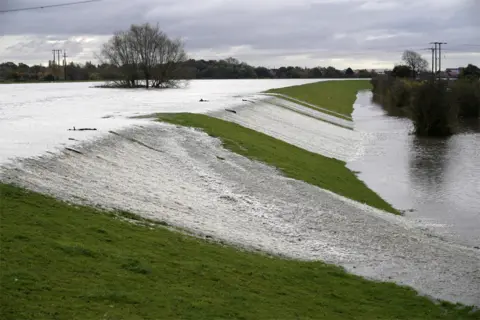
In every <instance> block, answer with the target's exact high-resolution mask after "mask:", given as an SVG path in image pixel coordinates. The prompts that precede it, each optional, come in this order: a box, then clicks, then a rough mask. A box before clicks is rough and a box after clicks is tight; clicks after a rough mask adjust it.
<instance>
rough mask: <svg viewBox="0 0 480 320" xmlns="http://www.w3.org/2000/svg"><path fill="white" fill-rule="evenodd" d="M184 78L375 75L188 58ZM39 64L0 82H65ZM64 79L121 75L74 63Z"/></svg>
mask: <svg viewBox="0 0 480 320" xmlns="http://www.w3.org/2000/svg"><path fill="white" fill-rule="evenodd" d="M181 67H182V68H181V69H183V71H182V73H183V74H184V76H183V78H184V79H292V78H293V79H295V78H314V79H316V78H348V77H351V78H371V77H373V76H375V75H376V72H375V71H374V70H366V69H364V70H356V71H353V70H352V69H351V68H348V69H346V70H340V69H336V68H334V67H314V68H302V67H298V66H286V67H279V68H266V67H254V66H251V65H248V64H247V63H245V62H238V60H237V59H235V58H227V59H222V60H203V59H199V60H195V59H188V60H187V61H185V62H184V63H182V66H181ZM57 69H58V71H57V70H55V68H53V67H52V65H51V64H49V66H41V65H31V66H29V65H27V64H25V63H18V64H15V63H13V62H4V63H0V81H2V80H3V81H7V82H25V81H27V82H28V81H54V80H56V79H59V80H64V79H65V75H64V68H63V66H61V67H59V68H57ZM66 75H67V76H66V80H68V81H97V80H105V81H114V80H121V79H122V73H121V70H120V68H119V67H117V66H115V65H111V64H109V63H97V64H95V63H92V62H91V61H90V62H86V63H82V64H80V63H74V62H70V63H69V64H67V66H66Z"/></svg>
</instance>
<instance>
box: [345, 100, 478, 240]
mask: <svg viewBox="0 0 480 320" xmlns="http://www.w3.org/2000/svg"><path fill="white" fill-rule="evenodd" d="M370 97H371V94H370V93H363V94H360V95H359V99H358V100H357V104H356V106H355V111H354V113H353V118H354V122H355V130H356V131H360V132H362V133H363V135H364V136H368V137H369V138H366V139H363V141H364V142H365V143H366V144H365V145H364V148H363V150H364V152H363V155H362V157H361V158H357V159H356V160H355V161H351V162H349V167H350V168H351V169H352V170H355V171H359V172H360V174H359V177H360V178H361V179H362V180H363V181H365V182H366V183H367V185H368V186H369V187H370V188H371V189H373V190H374V191H376V192H377V193H378V194H379V195H380V196H382V198H384V199H385V200H387V201H388V202H390V203H391V204H393V205H394V207H396V208H398V209H401V210H406V212H405V215H406V217H408V218H412V219H417V220H419V221H421V222H422V224H424V225H426V226H428V227H429V228H430V229H435V230H436V231H437V232H439V233H441V234H444V235H445V236H448V237H450V238H452V240H454V241H456V242H459V243H463V244H467V245H470V246H477V247H480V125H479V122H478V121H475V122H471V123H463V124H462V126H461V129H460V132H461V133H460V134H457V135H455V136H452V137H450V138H448V139H427V138H416V137H414V136H413V135H409V132H411V130H412V125H411V122H410V121H409V120H408V119H404V118H396V117H390V116H387V115H386V113H385V112H384V111H383V110H382V108H381V107H380V106H378V105H375V104H372V103H371V101H370Z"/></svg>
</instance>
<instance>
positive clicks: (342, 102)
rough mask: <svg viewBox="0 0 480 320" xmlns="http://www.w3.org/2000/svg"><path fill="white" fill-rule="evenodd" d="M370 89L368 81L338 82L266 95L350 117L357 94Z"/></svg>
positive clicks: (281, 89) (283, 89)
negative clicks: (274, 95)
mask: <svg viewBox="0 0 480 320" xmlns="http://www.w3.org/2000/svg"><path fill="white" fill-rule="evenodd" d="M371 89H372V85H371V84H370V81H369V80H341V81H340V80H339V81H323V82H315V83H309V84H304V85H299V86H293V87H286V88H280V89H271V90H268V91H267V93H281V94H284V95H287V96H289V97H292V98H295V99H299V100H302V101H305V102H308V103H311V104H314V105H316V106H319V107H322V108H325V109H328V110H331V111H335V112H338V113H341V114H344V115H346V116H351V115H352V112H353V103H354V102H355V99H356V94H357V92H358V91H360V90H371Z"/></svg>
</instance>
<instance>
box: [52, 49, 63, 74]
mask: <svg viewBox="0 0 480 320" xmlns="http://www.w3.org/2000/svg"><path fill="white" fill-rule="evenodd" d="M52 52H53V66H52V71H53V78H54V79H55V73H56V72H55V70H57V65H56V63H55V53H56V54H57V58H58V60H57V61H58V65H59V66H60V52H62V50H59V49H53V50H52ZM59 78H60V77H59V76H57V80H58V79H59Z"/></svg>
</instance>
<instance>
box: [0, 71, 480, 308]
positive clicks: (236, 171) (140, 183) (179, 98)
mask: <svg viewBox="0 0 480 320" xmlns="http://www.w3.org/2000/svg"><path fill="white" fill-rule="evenodd" d="M309 81H313V80H306V81H305V80H285V81H284V80H280V81H279V80H265V81H263V80H258V81H252V80H238V81H237V80H227V81H193V82H192V83H191V86H190V87H189V88H186V89H175V90H162V91H158V90H150V91H145V90H110V89H91V88H88V87H89V86H91V85H92V84H86V83H78V84H71V83H68V84H53V85H52V84H35V85H32V84H28V85H5V86H0V181H2V182H13V183H16V184H19V185H21V186H23V187H26V188H29V189H32V190H35V191H39V192H43V193H47V194H51V195H54V196H56V197H58V198H60V199H64V200H68V201H72V202H76V203H82V204H88V205H101V206H103V207H106V208H119V209H123V210H130V211H132V212H136V213H139V214H141V215H143V216H146V217H150V218H154V219H159V220H164V221H167V222H169V223H170V224H172V225H175V226H178V227H183V228H186V229H188V230H190V231H193V232H196V233H201V234H208V235H211V236H213V237H215V238H217V239H222V240H225V241H228V242H230V243H233V244H238V245H241V246H245V247H248V248H255V249H260V250H264V251H268V252H272V253H275V254H281V255H286V256H289V257H293V258H300V259H309V260H310V259H321V260H324V261H327V262H331V263H335V264H338V265H341V266H344V267H346V268H347V270H349V271H351V272H353V273H356V274H359V275H363V276H367V277H371V278H374V279H379V280H387V281H394V282H396V283H400V284H406V285H410V286H412V287H413V288H415V289H417V290H419V291H420V292H422V293H424V294H427V295H431V296H433V297H436V298H441V299H447V300H451V301H459V302H463V303H467V304H476V305H480V268H479V265H480V254H479V251H478V250H476V249H474V248H471V247H465V246H462V245H458V244H455V243H452V242H449V241H446V240H442V239H440V238H438V237H437V236H436V235H435V234H433V233H431V232H430V231H428V230H425V229H424V228H421V226H419V225H418V224H417V223H414V222H413V221H411V220H409V219H405V218H403V217H397V216H394V215H392V214H388V213H384V212H380V211H378V210H375V209H373V208H370V207H368V206H364V205H360V204H358V203H356V202H354V201H351V200H348V199H344V198H342V197H340V196H338V195H335V194H332V193H330V192H327V191H325V190H321V189H319V188H317V187H314V186H311V185H308V184H306V183H303V182H300V181H295V180H292V179H287V178H285V177H282V176H281V175H280V174H278V172H277V171H276V170H275V169H274V168H271V167H269V166H266V165H264V164H261V163H258V162H253V161H250V160H248V159H246V158H244V157H241V156H239V155H237V154H233V153H230V152H228V151H226V150H224V149H223V148H222V147H221V144H220V142H219V141H218V140H217V139H214V138H211V137H209V136H207V135H206V134H204V133H202V132H198V131H196V130H193V129H189V128H180V127H176V126H171V125H167V124H155V123H152V122H151V121H150V120H138V119H129V117H131V116H136V115H143V114H151V113H155V112H197V113H210V114H212V115H215V116H217V117H220V118H224V119H227V120H230V121H234V122H237V123H240V124H241V125H244V126H246V127H250V128H253V129H255V130H258V131H261V132H264V133H266V134H269V135H272V136H274V137H277V138H279V139H282V140H284V141H287V142H289V143H292V144H294V145H297V146H299V147H302V148H305V149H307V150H310V151H313V152H317V153H320V154H324V155H327V156H331V157H335V158H338V159H342V160H346V161H348V160H352V159H356V158H358V157H359V156H361V155H363V153H364V150H363V147H362V146H364V145H365V139H366V138H365V136H364V135H363V134H361V133H359V132H356V131H354V130H349V129H346V128H342V127H339V126H337V125H333V124H330V123H326V122H323V121H319V120H318V119H324V120H327V121H331V122H335V121H337V122H336V123H337V124H340V125H344V126H351V123H350V122H349V121H348V120H344V119H343V120H342V119H335V118H332V117H331V116H328V115H325V114H322V113H320V112H318V111H314V110H311V109H307V108H305V107H302V106H298V105H296V104H294V103H287V102H284V103H281V102H279V100H278V99H277V98H272V97H270V98H265V97H263V98H260V97H259V96H258V95H256V93H258V92H260V91H263V90H266V89H269V88H273V87H282V86H290V85H295V84H301V83H305V82H309ZM243 97H244V98H247V100H255V101H257V103H256V104H252V103H251V102H249V101H242V98H243ZM200 98H203V99H207V100H209V102H208V103H200V102H198V100H199V99H200ZM264 99H267V100H264ZM262 101H263V102H262ZM272 103H273V104H272ZM278 105H282V107H280V106H278ZM224 108H233V109H235V110H236V111H237V113H230V112H225V111H222V110H223V109H224ZM73 126H76V127H96V128H98V129H99V130H98V131H94V132H89V131H85V132H79V131H67V129H68V128H71V127H73ZM122 128H123V129H122ZM109 130H114V131H116V132H119V133H120V135H117V134H113V133H109ZM69 138H73V139H75V140H69ZM82 141H83V142H82ZM68 145H74V146H75V149H78V150H79V151H80V152H81V154H78V153H75V152H71V151H68V150H66V149H65V148H64V147H65V146H68ZM47 151H55V154H53V155H52V154H45V153H46V152H47ZM40 155H43V156H41V157H34V158H29V159H24V160H21V159H19V158H27V157H32V156H40ZM217 156H219V157H220V158H218V157H217ZM221 158H224V159H225V160H224V161H222V160H221ZM12 159H16V161H10V160H12ZM267 185H268V188H266V187H265V186H267Z"/></svg>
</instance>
